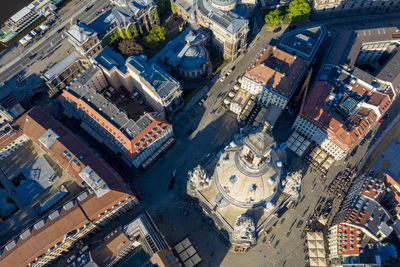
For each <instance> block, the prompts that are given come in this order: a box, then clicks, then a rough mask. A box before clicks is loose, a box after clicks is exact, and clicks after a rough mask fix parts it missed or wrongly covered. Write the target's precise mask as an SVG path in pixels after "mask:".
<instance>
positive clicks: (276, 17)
mask: <svg viewBox="0 0 400 267" xmlns="http://www.w3.org/2000/svg"><path fill="white" fill-rule="evenodd" d="M282 18H283V15H282V13H281V11H280V9H279V8H276V9H273V10H271V11H270V12H268V13H267V15H265V18H264V19H265V23H266V24H267V25H269V26H278V25H279V24H280V23H281V19H282Z"/></svg>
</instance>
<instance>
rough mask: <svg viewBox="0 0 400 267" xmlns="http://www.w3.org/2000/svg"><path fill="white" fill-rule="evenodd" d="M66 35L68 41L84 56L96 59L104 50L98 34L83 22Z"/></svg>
mask: <svg viewBox="0 0 400 267" xmlns="http://www.w3.org/2000/svg"><path fill="white" fill-rule="evenodd" d="M66 34H67V36H68V41H69V42H70V43H71V44H72V45H73V46H74V47H75V49H76V51H78V52H79V53H80V54H81V55H82V56H85V57H87V56H91V57H95V56H97V54H98V53H99V52H100V51H101V50H102V49H103V47H102V44H101V40H99V38H98V37H97V33H96V32H95V31H93V30H92V29H90V28H89V26H87V25H86V24H85V23H83V22H81V21H79V22H78V23H76V24H74V25H72V26H71V27H70V28H69V29H68V30H67V31H66Z"/></svg>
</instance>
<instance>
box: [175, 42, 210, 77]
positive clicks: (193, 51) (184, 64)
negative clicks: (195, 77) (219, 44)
mask: <svg viewBox="0 0 400 267" xmlns="http://www.w3.org/2000/svg"><path fill="white" fill-rule="evenodd" d="M207 61H208V52H207V50H206V49H205V48H204V47H202V46H201V45H198V46H191V47H190V48H189V49H188V50H187V51H186V53H185V55H184V56H183V58H182V60H181V62H180V63H179V68H180V69H182V70H184V71H191V70H197V69H200V68H201V66H202V65H203V64H204V63H206V62H207Z"/></svg>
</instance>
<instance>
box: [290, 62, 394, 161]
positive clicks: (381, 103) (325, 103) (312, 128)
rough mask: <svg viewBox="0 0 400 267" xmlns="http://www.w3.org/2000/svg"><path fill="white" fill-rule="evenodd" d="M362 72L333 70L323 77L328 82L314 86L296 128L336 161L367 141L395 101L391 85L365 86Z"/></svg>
mask: <svg viewBox="0 0 400 267" xmlns="http://www.w3.org/2000/svg"><path fill="white" fill-rule="evenodd" d="M361 72H362V71H361V70H358V71H357V72H353V73H349V72H347V71H344V70H342V69H340V68H338V67H333V68H332V69H330V72H329V73H326V74H325V75H324V74H322V75H321V76H320V77H323V79H325V80H324V81H318V82H316V83H315V84H314V85H313V86H312V88H311V89H310V91H309V94H308V96H307V98H306V101H305V104H304V109H303V112H302V113H301V114H300V115H298V117H297V119H296V121H295V123H294V124H293V128H295V129H296V131H297V132H298V133H299V134H301V135H302V136H304V137H307V138H308V139H310V140H311V141H314V142H315V143H317V144H318V145H319V146H320V147H321V148H322V149H323V150H324V151H326V152H327V153H328V154H329V155H331V156H332V157H333V158H334V159H335V160H341V159H343V158H344V157H345V156H346V155H347V154H348V153H349V152H350V151H351V150H352V149H353V148H354V146H356V145H357V144H358V143H359V142H360V141H361V140H362V139H363V138H364V136H365V135H366V134H367V133H368V132H369V131H370V130H371V129H372V128H373V127H374V126H375V125H376V124H377V123H378V121H379V119H380V118H381V117H382V116H383V115H384V113H385V112H386V111H387V110H388V109H389V107H390V105H391V103H392V102H393V100H394V92H393V90H392V89H391V88H390V87H389V86H388V85H385V84H383V83H381V84H379V83H378V82H376V81H375V82H374V81H371V83H368V82H365V81H364V80H362V79H360V78H359V77H360V73H361ZM356 75H357V76H356Z"/></svg>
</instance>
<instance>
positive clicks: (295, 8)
mask: <svg viewBox="0 0 400 267" xmlns="http://www.w3.org/2000/svg"><path fill="white" fill-rule="evenodd" d="M310 13H311V7H310V4H309V3H308V2H307V0H294V1H292V2H290V4H289V6H288V7H279V8H275V9H272V10H270V11H269V12H268V13H267V14H266V15H265V23H266V24H267V25H269V26H278V25H280V24H288V23H290V21H294V22H305V21H307V19H308V17H309V15H310Z"/></svg>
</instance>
